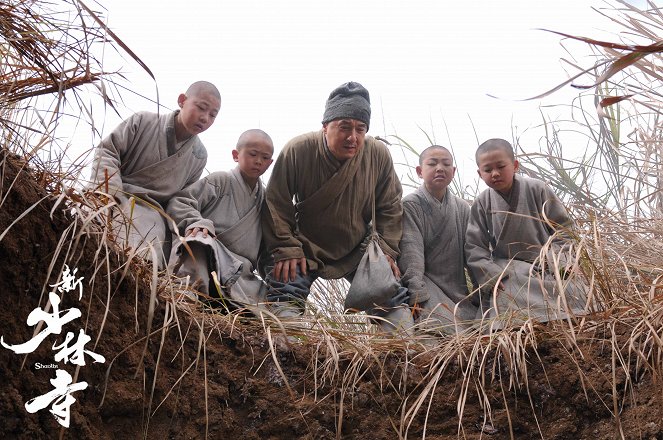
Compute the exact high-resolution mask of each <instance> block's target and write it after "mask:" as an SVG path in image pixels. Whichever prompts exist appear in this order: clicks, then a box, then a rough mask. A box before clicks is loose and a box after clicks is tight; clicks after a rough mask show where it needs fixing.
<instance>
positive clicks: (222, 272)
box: [167, 168, 265, 305]
mask: <svg viewBox="0 0 663 440" xmlns="http://www.w3.org/2000/svg"><path fill="white" fill-rule="evenodd" d="M263 200H264V189H263V186H262V183H260V182H258V183H257V184H256V186H255V188H254V189H253V190H251V189H250V188H249V186H248V185H247V184H246V183H245V182H244V179H243V178H242V176H241V174H240V170H239V168H235V169H233V170H232V171H230V172H225V171H220V172H216V173H212V174H210V175H209V176H207V177H205V178H204V179H202V180H200V181H198V182H196V183H194V184H193V185H190V186H188V187H187V188H186V189H184V190H182V191H180V192H179V193H177V194H176V195H175V196H174V197H173V198H172V199H171V201H170V203H169V204H168V209H167V213H168V215H169V216H170V217H172V219H173V220H174V221H175V223H176V224H177V228H178V232H179V235H180V236H179V237H178V236H177V235H176V234H174V235H173V249H172V252H171V257H170V263H169V265H170V266H171V267H176V266H177V265H178V262H179V260H180V259H181V257H182V256H183V253H184V252H186V249H185V248H184V246H182V242H183V241H186V242H189V243H191V242H198V243H202V244H204V245H205V246H206V247H207V249H208V256H209V260H208V261H206V262H203V263H204V264H205V266H206V273H208V274H209V272H211V271H216V273H217V276H218V277H219V281H220V283H221V285H222V286H223V287H226V289H227V290H229V293H230V298H229V299H231V300H232V301H234V302H236V303H241V304H244V305H257V304H258V303H262V302H264V301H265V299H264V295H265V285H264V283H263V282H262V280H260V279H259V278H258V277H256V276H255V274H254V272H253V271H254V268H255V267H256V262H257V258H258V251H259V248H260V241H261V239H262V230H261V227H260V209H261V207H262V202H263ZM194 228H205V229H207V230H208V231H210V232H211V233H212V234H215V235H216V237H211V236H209V237H208V238H207V239H205V238H203V237H202V236H201V235H200V234H198V235H197V236H196V237H185V235H186V233H187V232H188V231H190V230H192V229H194Z"/></svg>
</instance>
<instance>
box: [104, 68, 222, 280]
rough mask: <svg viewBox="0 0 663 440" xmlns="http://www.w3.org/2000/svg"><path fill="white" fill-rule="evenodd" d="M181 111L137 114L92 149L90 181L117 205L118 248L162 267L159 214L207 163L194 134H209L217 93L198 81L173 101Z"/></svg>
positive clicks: (163, 229)
mask: <svg viewBox="0 0 663 440" xmlns="http://www.w3.org/2000/svg"><path fill="white" fill-rule="evenodd" d="M177 104H178V106H179V110H176V111H174V112H172V113H169V114H156V113H150V112H139V113H136V114H134V115H133V116H131V117H129V118H128V119H126V120H125V121H124V122H122V123H121V124H120V125H119V126H118V127H117V128H115V130H113V132H112V133H111V134H110V135H109V136H107V137H106V138H105V139H104V140H102V141H101V143H100V144H99V146H98V147H97V149H96V151H95V157H94V162H93V166H92V182H93V184H94V185H95V187H96V189H97V190H99V191H101V192H103V193H107V194H108V195H109V196H110V197H112V198H113V199H114V200H115V201H116V202H117V204H118V205H119V206H120V213H118V214H117V215H115V216H114V217H113V229H114V232H115V235H116V240H117V242H118V244H119V245H120V246H122V247H131V248H133V249H135V250H136V251H138V255H140V256H143V257H145V258H147V259H148V260H151V259H152V257H151V255H152V252H151V251H150V248H152V249H154V251H155V252H156V257H157V261H156V262H157V264H158V265H159V268H163V267H164V266H165V257H164V251H165V250H164V249H163V246H164V241H165V240H166V239H167V235H166V233H167V226H166V222H165V220H164V218H163V216H162V214H161V213H160V211H163V209H164V208H165V206H166V204H167V203H168V201H169V200H170V198H171V197H172V196H173V195H174V194H175V193H176V192H178V191H179V190H181V189H182V188H184V187H186V186H188V185H190V184H192V183H193V182H195V181H197V180H198V179H199V178H200V176H201V174H202V172H203V169H204V168H205V164H206V163H207V151H206V150H205V147H204V146H203V143H202V142H201V141H200V139H199V138H198V135H199V134H200V133H202V132H203V131H205V130H207V129H208V128H209V127H210V126H211V125H212V123H213V122H214V120H215V119H216V116H217V114H218V113H219V110H220V108H221V95H220V94H219V91H218V90H217V88H216V87H215V86H214V85H213V84H211V83H209V82H206V81H198V82H195V83H193V84H191V86H189V88H188V89H187V91H186V92H185V93H182V94H180V95H179V97H178V98H177Z"/></svg>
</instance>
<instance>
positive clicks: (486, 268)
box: [465, 198, 502, 290]
mask: <svg viewBox="0 0 663 440" xmlns="http://www.w3.org/2000/svg"><path fill="white" fill-rule="evenodd" d="M487 221H488V216H487V213H486V209H485V207H484V206H483V204H482V200H481V198H478V199H477V200H476V201H475V202H474V204H473V205H472V208H471V210H470V220H469V223H468V225H467V234H466V236H465V254H466V256H467V265H468V266H469V267H470V269H471V271H472V274H473V275H474V278H475V279H476V281H477V282H478V283H479V284H481V285H482V286H483V289H484V290H488V289H492V288H493V287H494V285H495V282H496V281H497V277H498V276H499V275H501V274H502V268H501V267H500V266H499V265H497V264H495V262H494V261H493V257H492V254H491V245H490V241H491V240H490V235H489V232H488V231H489V230H490V229H489V227H488V224H487ZM490 227H491V228H492V225H491V226H490Z"/></svg>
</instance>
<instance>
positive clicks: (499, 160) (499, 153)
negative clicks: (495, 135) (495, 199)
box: [477, 149, 519, 194]
mask: <svg viewBox="0 0 663 440" xmlns="http://www.w3.org/2000/svg"><path fill="white" fill-rule="evenodd" d="M477 165H478V166H479V169H478V170H477V172H478V173H479V177H481V180H483V181H484V182H486V185H488V187H489V188H492V189H494V190H495V191H499V192H500V193H502V194H507V193H508V192H509V191H511V186H513V176H514V175H515V174H516V172H517V171H518V165H519V164H518V161H517V160H514V159H511V157H510V156H509V153H507V152H506V151H504V150H502V149H497V150H492V151H487V152H485V153H482V154H480V155H479V159H478V163H477Z"/></svg>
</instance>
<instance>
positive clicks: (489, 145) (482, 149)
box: [474, 138, 516, 163]
mask: <svg viewBox="0 0 663 440" xmlns="http://www.w3.org/2000/svg"><path fill="white" fill-rule="evenodd" d="M495 150H502V151H504V152H505V153H507V154H508V155H509V158H510V159H511V160H512V161H513V160H516V156H515V155H514V153H513V147H512V146H511V144H510V143H509V142H508V141H505V140H504V139H499V138H494V139H488V140H487V141H486V142H484V143H483V144H481V145H479V148H477V152H476V153H475V154H474V159H475V160H476V162H477V163H479V156H480V155H481V154H483V153H488V152H491V151H495Z"/></svg>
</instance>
